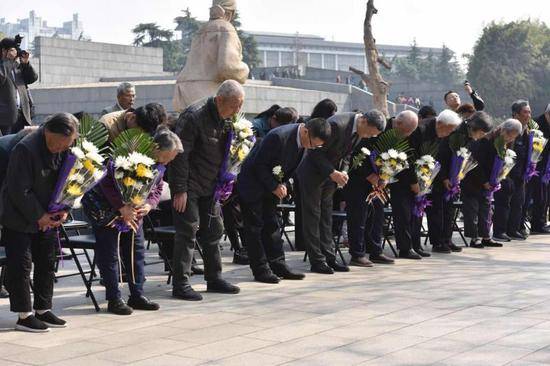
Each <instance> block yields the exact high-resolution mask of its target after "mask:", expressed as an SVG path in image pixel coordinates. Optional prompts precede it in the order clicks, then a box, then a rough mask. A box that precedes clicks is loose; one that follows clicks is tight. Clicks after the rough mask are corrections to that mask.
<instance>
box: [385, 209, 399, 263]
mask: <svg viewBox="0 0 550 366" xmlns="http://www.w3.org/2000/svg"><path fill="white" fill-rule="evenodd" d="M382 230H383V233H384V234H383V235H384V239H383V240H382V249H384V247H385V246H386V243H387V244H388V245H389V246H390V249H391V251H392V252H393V255H394V256H395V257H396V258H397V250H395V247H394V245H393V243H392V242H391V240H390V238H391V237H392V236H394V228H393V210H392V208H391V206H388V207H384V227H383V229H382Z"/></svg>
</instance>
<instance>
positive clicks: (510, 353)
mask: <svg viewBox="0 0 550 366" xmlns="http://www.w3.org/2000/svg"><path fill="white" fill-rule="evenodd" d="M531 352H532V351H530V350H526V349H524V348H513V347H503V346H496V345H490V344H488V345H484V346H481V347H477V348H474V349H472V350H469V351H467V352H464V353H458V354H455V355H454V356H451V357H449V358H446V359H444V360H441V361H439V362H437V363H436V365H437V366H443V365H446V366H459V365H469V366H474V365H491V366H497V365H505V364H508V363H510V362H512V361H516V360H519V359H520V358H522V357H524V356H526V355H528V354H529V353H531Z"/></svg>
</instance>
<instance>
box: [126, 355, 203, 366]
mask: <svg viewBox="0 0 550 366" xmlns="http://www.w3.org/2000/svg"><path fill="white" fill-rule="evenodd" d="M201 364H202V365H204V360H199V359H195V358H189V357H180V356H176V355H162V356H155V357H151V358H146V359H144V360H141V361H137V362H132V363H130V364H129V365H132V366H152V365H154V366H195V365H201Z"/></svg>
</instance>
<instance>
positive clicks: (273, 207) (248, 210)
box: [237, 118, 331, 283]
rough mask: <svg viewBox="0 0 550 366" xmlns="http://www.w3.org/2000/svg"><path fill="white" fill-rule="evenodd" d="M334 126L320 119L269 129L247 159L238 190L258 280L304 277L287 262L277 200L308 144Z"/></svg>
mask: <svg viewBox="0 0 550 366" xmlns="http://www.w3.org/2000/svg"><path fill="white" fill-rule="evenodd" d="M330 132H331V130H330V126H329V124H328V122H327V121H326V120H324V119H322V118H314V119H310V120H309V121H307V123H305V124H304V123H295V124H290V125H285V126H281V127H277V128H275V129H273V130H271V131H270V132H269V133H268V134H267V135H266V136H265V137H264V138H263V139H262V142H261V144H260V145H257V146H256V147H255V148H254V150H253V151H252V152H251V153H250V155H249V156H248V158H247V159H246V160H245V162H244V163H243V167H242V170H241V173H240V174H239V177H238V180H237V191H238V193H239V198H240V202H241V207H242V210H243V218H244V240H245V245H246V248H247V249H248V257H249V259H250V268H251V269H252V273H253V274H254V278H255V279H256V281H259V282H265V283H278V282H279V277H281V278H283V279H289V280H301V279H303V278H304V275H303V274H302V273H296V272H293V271H292V270H291V269H290V268H289V267H288V266H287V264H286V262H285V253H284V249H283V240H282V238H281V232H280V230H279V224H278V222H277V203H278V202H280V200H282V199H283V198H284V197H285V196H286V194H287V186H286V183H287V182H288V180H289V178H290V177H292V176H293V174H294V171H295V170H296V168H297V167H298V164H299V163H300V161H301V160H302V156H303V154H304V149H316V148H320V147H322V146H323V144H324V143H325V141H327V140H328V138H329V137H330Z"/></svg>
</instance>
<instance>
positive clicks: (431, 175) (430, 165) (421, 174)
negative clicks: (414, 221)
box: [413, 155, 441, 217]
mask: <svg viewBox="0 0 550 366" xmlns="http://www.w3.org/2000/svg"><path fill="white" fill-rule="evenodd" d="M414 168H415V169H414V170H415V173H416V177H417V179H418V185H419V186H420V191H419V193H418V194H417V195H416V197H415V203H414V206H413V214H414V215H415V216H416V217H422V216H423V215H424V212H425V210H426V207H428V206H430V205H431V202H430V201H429V200H428V193H430V191H431V190H432V183H433V181H434V179H435V177H436V176H437V174H438V173H439V170H440V169H441V164H439V162H438V161H436V160H435V159H434V157H433V156H431V155H423V156H421V157H420V158H419V159H418V160H416V161H415V162H414Z"/></svg>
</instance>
